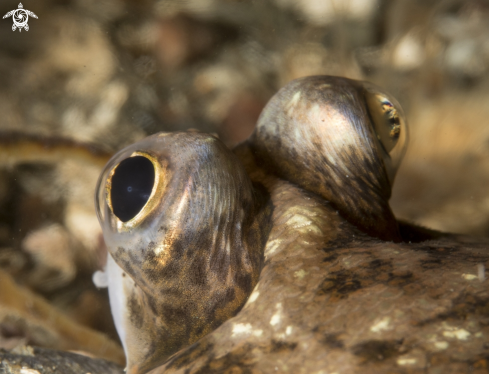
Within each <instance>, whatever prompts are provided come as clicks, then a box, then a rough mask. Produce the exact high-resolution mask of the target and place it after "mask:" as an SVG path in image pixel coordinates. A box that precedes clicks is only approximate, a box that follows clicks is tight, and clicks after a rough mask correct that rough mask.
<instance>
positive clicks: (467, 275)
mask: <svg viewBox="0 0 489 374" xmlns="http://www.w3.org/2000/svg"><path fill="white" fill-rule="evenodd" d="M462 278H464V279H465V280H468V281H471V280H474V279H478V278H479V277H478V276H477V275H474V274H462Z"/></svg>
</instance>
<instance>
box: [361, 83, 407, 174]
mask: <svg viewBox="0 0 489 374" xmlns="http://www.w3.org/2000/svg"><path fill="white" fill-rule="evenodd" d="M366 102H367V109H368V112H369V115H370V118H371V119H372V123H373V126H374V130H375V133H376V135H377V139H378V140H379V142H380V144H381V146H382V148H383V150H384V151H385V154H384V161H386V162H385V163H386V168H387V172H388V174H389V178H390V180H391V182H392V181H393V180H394V176H395V174H396V172H397V169H398V167H399V164H400V163H401V160H402V157H403V155H404V152H405V150H406V146H407V136H408V134H407V124H406V119H405V118H404V113H403V112H402V109H401V106H400V105H399V103H398V102H397V101H396V100H395V99H394V98H393V97H390V96H389V95H387V94H384V93H381V92H378V91H377V90H367V92H366Z"/></svg>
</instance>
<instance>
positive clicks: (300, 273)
mask: <svg viewBox="0 0 489 374" xmlns="http://www.w3.org/2000/svg"><path fill="white" fill-rule="evenodd" d="M306 275H307V271H305V270H304V269H300V270H297V271H296V272H294V277H296V278H299V279H302V278H304V277H305V276H306Z"/></svg>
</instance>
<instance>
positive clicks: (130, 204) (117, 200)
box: [110, 156, 155, 222]
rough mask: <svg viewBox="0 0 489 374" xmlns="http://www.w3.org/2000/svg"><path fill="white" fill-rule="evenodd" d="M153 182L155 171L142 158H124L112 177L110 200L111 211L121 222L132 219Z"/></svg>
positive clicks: (142, 203) (144, 200)
mask: <svg viewBox="0 0 489 374" xmlns="http://www.w3.org/2000/svg"><path fill="white" fill-rule="evenodd" d="M154 182H155V169H154V167H153V164H152V163H151V161H150V160H148V159H147V158H146V157H143V156H135V157H130V158H126V159H125V160H124V161H122V162H121V163H120V164H119V165H118V166H117V167H116V169H115V171H114V175H113V176H112V186H111V190H110V200H111V202H112V211H113V212H114V214H115V215H116V216H117V218H119V219H120V220H121V221H122V222H127V221H129V220H130V219H132V218H134V217H135V216H136V215H137V214H138V213H139V211H140V210H141V209H142V208H143V207H144V205H145V204H146V202H147V201H148V199H149V196H150V195H151V191H152V189H153V185H154Z"/></svg>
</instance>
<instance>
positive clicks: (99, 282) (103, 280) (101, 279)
mask: <svg viewBox="0 0 489 374" xmlns="http://www.w3.org/2000/svg"><path fill="white" fill-rule="evenodd" d="M92 282H93V284H94V285H95V287H97V288H107V287H109V280H108V278H107V273H106V272H105V271H102V270H97V271H96V272H95V273H93V275H92Z"/></svg>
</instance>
